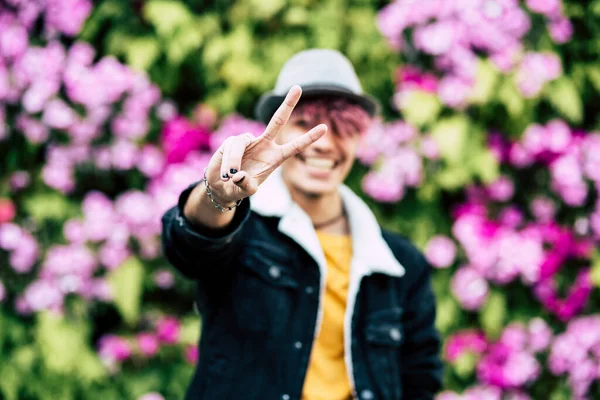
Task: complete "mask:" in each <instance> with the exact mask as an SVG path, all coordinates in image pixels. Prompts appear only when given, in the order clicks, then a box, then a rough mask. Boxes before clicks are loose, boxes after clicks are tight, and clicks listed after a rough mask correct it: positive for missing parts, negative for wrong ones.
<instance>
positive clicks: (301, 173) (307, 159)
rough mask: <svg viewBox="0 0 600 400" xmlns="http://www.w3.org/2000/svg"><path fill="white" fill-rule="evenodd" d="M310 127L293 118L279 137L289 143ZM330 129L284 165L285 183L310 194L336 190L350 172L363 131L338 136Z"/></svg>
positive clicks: (281, 140) (327, 192)
mask: <svg viewBox="0 0 600 400" xmlns="http://www.w3.org/2000/svg"><path fill="white" fill-rule="evenodd" d="M310 128H312V126H304V124H303V123H302V122H301V121H293V120H292V121H290V122H289V123H288V125H286V126H285V127H284V129H283V131H282V132H281V133H280V135H279V137H278V140H279V141H280V142H281V143H287V142H289V141H291V140H293V139H294V138H296V137H298V136H300V135H302V134H304V133H306V132H307V131H308V130H309V129H310ZM328 128H329V129H328V131H327V133H326V134H325V135H324V136H323V137H321V138H320V139H319V140H317V141H316V142H315V143H313V144H312V145H311V146H310V147H308V148H307V149H306V150H304V151H303V152H302V153H300V154H298V155H296V156H294V157H291V158H289V159H288V160H287V161H285V162H284V163H283V165H282V174H283V179H284V181H285V182H286V184H288V185H289V186H291V187H293V188H294V189H295V190H298V191H300V192H301V193H303V194H305V195H307V196H310V197H318V196H322V195H325V194H329V193H332V192H335V191H336V190H337V188H338V186H339V185H340V184H341V183H342V182H344V180H345V179H346V177H347V176H348V174H349V173H350V169H351V168H352V164H353V163H354V159H355V158H356V150H357V148H358V145H359V142H360V134H358V133H355V134H351V135H338V134H337V132H333V131H332V129H331V126H328Z"/></svg>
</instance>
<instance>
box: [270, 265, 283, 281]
mask: <svg viewBox="0 0 600 400" xmlns="http://www.w3.org/2000/svg"><path fill="white" fill-rule="evenodd" d="M269 275H271V277H272V278H275V279H277V278H279V277H280V276H281V270H280V269H279V267H278V266H275V265H272V266H271V268H269Z"/></svg>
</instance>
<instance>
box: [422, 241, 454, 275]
mask: <svg viewBox="0 0 600 400" xmlns="http://www.w3.org/2000/svg"><path fill="white" fill-rule="evenodd" d="M425 257H426V258H427V261H429V262H430V263H431V265H433V266H434V267H437V268H447V267H449V266H450V265H452V263H453V262H454V259H455V257H456V245H455V244H454V242H453V241H452V240H451V239H450V238H448V237H446V236H442V235H438V236H434V237H432V238H431V239H429V242H427V245H426V246H425Z"/></svg>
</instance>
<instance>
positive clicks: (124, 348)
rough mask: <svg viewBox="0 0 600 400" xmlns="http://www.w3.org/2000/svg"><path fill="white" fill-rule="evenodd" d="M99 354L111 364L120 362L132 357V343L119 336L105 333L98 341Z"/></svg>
mask: <svg viewBox="0 0 600 400" xmlns="http://www.w3.org/2000/svg"><path fill="white" fill-rule="evenodd" d="M98 354H99V356H100V358H102V359H103V360H104V361H105V362H106V363H107V364H109V365H110V364H114V363H120V362H123V361H125V360H127V359H129V357H131V345H130V344H129V342H128V341H127V340H125V339H123V338H121V337H119V336H116V335H105V336H103V337H102V338H101V339H100V341H99V342H98Z"/></svg>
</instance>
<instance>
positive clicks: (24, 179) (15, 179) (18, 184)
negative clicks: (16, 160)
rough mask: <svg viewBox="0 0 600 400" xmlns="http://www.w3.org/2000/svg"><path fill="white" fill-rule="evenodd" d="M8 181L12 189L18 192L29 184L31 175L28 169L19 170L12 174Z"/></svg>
mask: <svg viewBox="0 0 600 400" xmlns="http://www.w3.org/2000/svg"><path fill="white" fill-rule="evenodd" d="M8 183H9V185H10V190H11V191H13V192H18V191H20V190H23V189H25V188H26V187H27V186H29V184H30V183H31V175H29V172H27V171H17V172H15V173H13V174H12V175H11V176H10V178H9V181H8Z"/></svg>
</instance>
